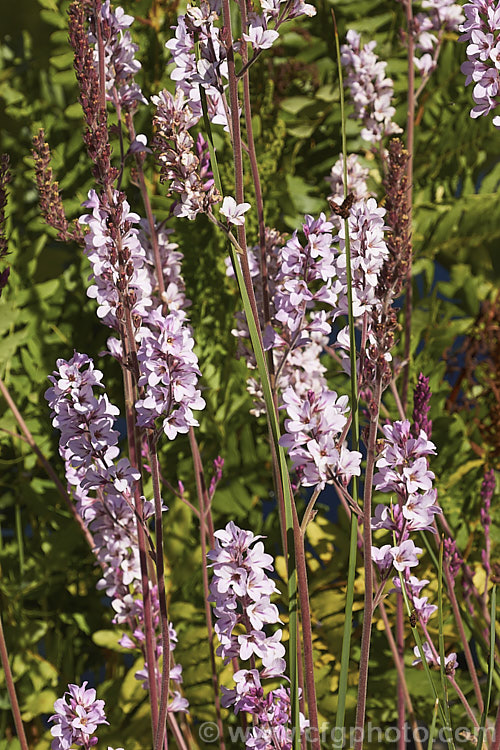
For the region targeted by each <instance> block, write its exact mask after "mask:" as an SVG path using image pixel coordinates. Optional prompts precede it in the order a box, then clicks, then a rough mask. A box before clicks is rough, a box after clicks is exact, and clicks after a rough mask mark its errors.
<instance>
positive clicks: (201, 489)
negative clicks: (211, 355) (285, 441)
mask: <svg viewBox="0 0 500 750" xmlns="http://www.w3.org/2000/svg"><path fill="white" fill-rule="evenodd" d="M189 444H190V446H191V453H192V454H193V463H194V478H195V482H196V493H197V495H198V506H199V509H200V542H201V570H202V575H203V599H204V604H205V622H206V624H207V632H208V647H209V649H210V667H211V669H212V675H211V679H212V687H213V691H214V701H215V712H216V717H217V728H218V731H219V740H220V748H221V750H225V747H226V746H225V743H224V729H223V725H222V717H221V705H220V695H219V679H218V677H217V668H216V665H215V652H214V636H213V626H212V608H211V606H210V602H209V595H210V591H209V586H208V570H207V528H206V521H207V515H208V514H209V511H210V505H209V499H208V493H207V486H206V482H205V475H204V472H203V464H202V462H201V456H200V451H199V448H198V443H197V441H196V436H195V434H194V429H193V428H192V427H190V429H189ZM210 536H211V537H212V538H211V539H210V543H211V546H212V549H213V547H214V544H213V541H214V540H213V531H212V534H211V535H210Z"/></svg>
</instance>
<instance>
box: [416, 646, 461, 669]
mask: <svg viewBox="0 0 500 750" xmlns="http://www.w3.org/2000/svg"><path fill="white" fill-rule="evenodd" d="M422 651H423V652H424V653H423V655H424V657H425V660H426V662H427V663H428V664H430V665H431V666H436V667H439V666H440V665H441V658H440V656H439V654H438V653H437V651H436V649H435V648H434V646H433V645H432V643H430V642H429V641H424V643H422ZM413 653H414V654H415V659H414V660H413V662H412V664H413V666H415V665H416V664H421V663H422V654H421V653H420V649H419V647H418V646H415V648H414V649H413ZM457 668H458V660H457V655H456V653H454V652H452V653H451V654H448V656H445V657H444V669H445V672H446V674H447V675H450V676H451V677H453V675H454V674H455V670H456V669H457Z"/></svg>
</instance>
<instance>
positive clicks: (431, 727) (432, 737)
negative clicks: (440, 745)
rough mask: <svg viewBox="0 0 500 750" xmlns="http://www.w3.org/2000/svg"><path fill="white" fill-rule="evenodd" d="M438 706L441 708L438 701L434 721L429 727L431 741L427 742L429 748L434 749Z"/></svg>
mask: <svg viewBox="0 0 500 750" xmlns="http://www.w3.org/2000/svg"><path fill="white" fill-rule="evenodd" d="M438 708H439V703H438V701H436V702H435V703H434V710H433V712H432V723H431V726H430V729H429V742H428V743H427V750H432V748H433V746H434V737H435V736H436V724H437V715H438Z"/></svg>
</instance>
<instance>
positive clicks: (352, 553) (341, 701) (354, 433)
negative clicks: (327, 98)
mask: <svg viewBox="0 0 500 750" xmlns="http://www.w3.org/2000/svg"><path fill="white" fill-rule="evenodd" d="M332 18H333V26H334V34H335V46H336V51H337V67H338V75H339V91H340V112H341V122H342V153H343V158H344V196H347V138H346V127H345V124H346V115H345V106H344V86H343V80H342V66H341V64H340V43H339V35H338V30H337V22H336V19H335V13H334V11H333V9H332ZM344 226H345V245H346V268H347V301H348V306H349V341H350V360H351V416H352V430H351V440H352V449H353V450H358V447H359V415H358V384H357V377H356V372H357V368H356V338H355V333H354V316H353V314H352V269H351V244H350V240H349V222H348V221H347V220H346V221H345V224H344ZM352 497H353V501H354V503H355V504H358V480H357V477H353V485H352ZM357 535H358V520H357V516H356V515H355V514H354V513H351V532H350V541H349V569H348V573H347V590H346V604H345V620H344V634H343V638H342V655H341V665H340V677H339V693H338V702H337V715H336V717H335V734H334V738H333V748H334V750H340V748H341V747H342V737H343V729H344V722H345V705H346V696H347V680H348V676H349V659H350V652H351V634H352V607H353V603H354V581H355V578H356V557H357V551H358V550H357Z"/></svg>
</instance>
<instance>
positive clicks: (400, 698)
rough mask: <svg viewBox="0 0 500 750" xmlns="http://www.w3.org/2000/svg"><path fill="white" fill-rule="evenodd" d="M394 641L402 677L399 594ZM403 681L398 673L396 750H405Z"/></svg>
mask: <svg viewBox="0 0 500 750" xmlns="http://www.w3.org/2000/svg"><path fill="white" fill-rule="evenodd" d="M396 640H397V649H398V656H399V662H400V664H401V668H402V670H403V675H404V652H405V629H404V613H403V597H402V595H401V594H400V593H397V594H396ZM403 683H404V680H402V679H401V676H400V674H399V672H398V729H399V740H398V750H405V748H406V738H405V736H404V728H405V718H406V717H405V698H404V687H403Z"/></svg>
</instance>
